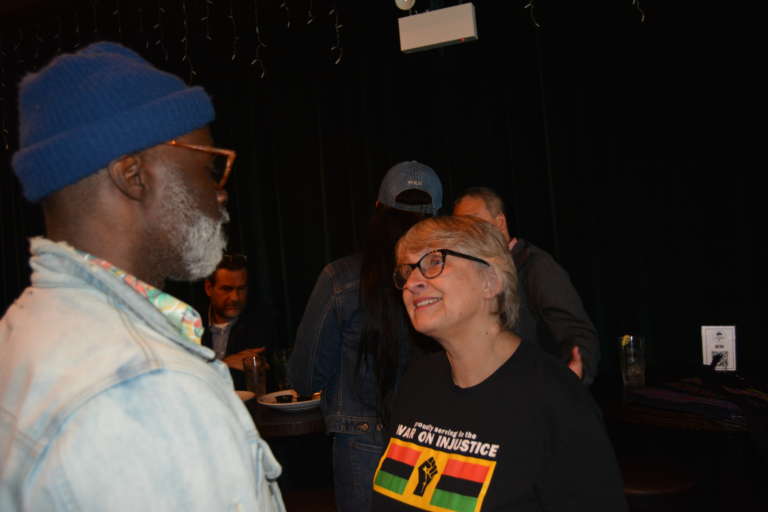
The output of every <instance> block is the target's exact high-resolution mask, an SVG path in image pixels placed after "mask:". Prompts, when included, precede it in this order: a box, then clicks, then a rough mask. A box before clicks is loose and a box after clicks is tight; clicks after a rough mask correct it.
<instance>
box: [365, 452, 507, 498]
mask: <svg viewBox="0 0 768 512" xmlns="http://www.w3.org/2000/svg"><path fill="white" fill-rule="evenodd" d="M495 468H496V461H495V460H487V459H482V458H479V457H471V456H467V455H459V454H457V453H451V452H444V451H442V450H437V449H435V448H432V447H428V446H422V445H418V444H415V443H410V442H408V441H404V440H401V439H396V438H392V439H390V440H389V446H388V447H387V451H386V453H385V454H384V455H383V456H382V458H381V462H380V464H379V468H378V471H377V472H376V476H375V477H374V481H373V489H374V491H376V492H378V493H381V494H383V495H385V496H387V497H389V498H391V499H393V500H396V501H400V502H402V503H406V504H408V505H411V506H412V507H414V508H417V509H419V510H428V511H432V512H477V511H479V510H480V509H482V507H483V502H484V501H485V497H486V495H487V493H488V487H489V486H490V484H491V481H492V480H493V473H494V470H495Z"/></svg>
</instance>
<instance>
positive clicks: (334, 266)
mask: <svg viewBox="0 0 768 512" xmlns="http://www.w3.org/2000/svg"><path fill="white" fill-rule="evenodd" d="M441 204H442V185H441V183H440V180H439V178H438V177H437V175H436V174H435V172H434V171H433V170H432V169H430V168H429V167H427V166H425V165H423V164H420V163H418V162H415V161H410V162H401V163H399V164H397V165H395V166H394V167H392V168H391V169H390V170H389V171H388V172H387V174H386V175H385V177H384V179H383V180H382V183H381V186H380V188H379V195H378V200H377V201H376V211H375V212H374V215H373V217H372V219H371V221H370V224H369V226H368V230H367V233H366V241H365V245H364V248H363V251H362V252H361V253H357V254H354V255H351V256H347V257H345V258H341V259H339V260H336V261H334V262H333V263H330V264H328V265H327V266H326V267H325V268H324V269H323V271H322V273H321V274H320V277H319V278H318V280H317V283H316V285H315V288H314V290H313V292H312V295H311V296H310V299H309V302H308V304H307V307H306V310H305V312H304V316H303V318H302V321H301V324H300V325H299V329H298V331H297V335H296V343H295V345H294V349H293V353H292V354H291V359H290V362H289V376H290V379H291V382H292V383H293V386H294V388H296V390H297V391H298V392H299V393H302V394H310V393H313V392H315V391H322V393H323V395H322V396H323V398H322V403H321V407H322V410H323V416H324V419H325V426H326V431H327V432H328V433H329V434H332V435H333V436H334V439H333V472H334V486H335V491H336V503H337V507H338V510H339V511H341V512H346V511H354V512H359V511H364V510H368V508H369V507H370V499H371V482H372V478H373V472H374V470H375V468H376V463H377V461H378V458H379V456H380V455H381V451H382V449H383V446H384V437H383V430H384V426H383V425H384V423H385V422H386V421H387V418H388V415H389V412H388V411H389V407H390V404H391V400H392V396H393V393H394V390H395V388H396V387H397V382H398V380H399V377H400V376H401V375H402V374H403V372H404V368H405V365H406V364H407V361H408V359H409V357H410V354H411V346H412V344H413V341H414V340H413V336H412V333H413V332H414V331H413V330H412V328H411V327H410V323H409V322H408V319H407V316H406V315H405V311H404V309H403V305H402V302H401V299H400V296H399V294H398V293H397V291H396V290H394V289H393V287H392V285H391V282H392V271H393V269H394V256H393V255H394V247H395V243H396V242H397V240H398V239H399V238H400V236H402V235H403V233H405V232H406V231H407V230H408V229H409V228H410V227H411V226H413V225H414V224H416V223H417V222H418V221H420V220H422V219H423V218H425V217H427V216H430V215H434V214H435V213H437V211H438V209H439V208H440V206H441Z"/></svg>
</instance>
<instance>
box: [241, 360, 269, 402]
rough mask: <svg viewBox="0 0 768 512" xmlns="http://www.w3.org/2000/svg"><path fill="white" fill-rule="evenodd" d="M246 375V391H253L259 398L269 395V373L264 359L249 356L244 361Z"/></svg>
mask: <svg viewBox="0 0 768 512" xmlns="http://www.w3.org/2000/svg"><path fill="white" fill-rule="evenodd" d="M243 372H244V373H245V389H247V390H248V391H252V392H253V393H254V394H255V395H256V396H257V397H259V396H261V395H264V394H266V393H267V371H266V365H265V362H264V358H262V357H261V356H258V355H256V356H248V357H246V358H244V359H243Z"/></svg>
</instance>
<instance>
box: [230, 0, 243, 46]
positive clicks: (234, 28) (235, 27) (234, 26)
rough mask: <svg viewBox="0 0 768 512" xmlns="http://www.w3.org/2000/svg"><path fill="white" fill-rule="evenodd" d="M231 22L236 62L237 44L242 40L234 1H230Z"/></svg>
mask: <svg viewBox="0 0 768 512" xmlns="http://www.w3.org/2000/svg"><path fill="white" fill-rule="evenodd" d="M228 18H229V21H231V22H232V58H231V59H230V60H232V61H234V60H235V59H237V42H238V41H239V40H240V36H238V35H237V22H235V6H234V4H233V2H232V0H229V16H228Z"/></svg>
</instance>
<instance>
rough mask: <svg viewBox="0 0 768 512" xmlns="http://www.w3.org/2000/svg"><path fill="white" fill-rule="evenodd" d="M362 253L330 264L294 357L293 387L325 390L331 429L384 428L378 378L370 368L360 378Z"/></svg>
mask: <svg viewBox="0 0 768 512" xmlns="http://www.w3.org/2000/svg"><path fill="white" fill-rule="evenodd" d="M361 263H362V258H361V256H360V255H359V254H356V255H353V256H347V257H345V258H341V259H339V260H336V261H334V262H333V263H330V264H328V265H326V266H325V268H324V269H323V271H322V272H321V273H320V277H318V279H317V283H316V284H315V288H314V290H313V291H312V295H311V296H310V297H309V302H308V303H307V307H306V309H305V311H304V316H303V317H302V319H301V324H300V325H299V329H298V331H297V332H296V342H295V345H294V347H293V352H292V353H291V359H290V361H289V363H288V373H289V378H290V380H291V383H292V384H293V387H294V388H295V389H296V390H297V391H298V392H299V393H301V394H310V393H313V392H315V391H320V390H322V392H323V395H322V401H321V407H322V409H323V416H324V418H325V428H326V431H327V432H328V433H346V434H353V433H365V432H373V431H375V430H380V429H381V426H380V423H379V419H378V417H377V414H376V406H375V401H374V400H375V397H376V379H375V377H374V375H373V373H372V371H371V370H370V368H363V369H362V374H361V376H360V378H356V372H357V370H358V367H357V357H358V349H359V345H360V332H361V329H362V325H363V312H362V311H361V310H360V297H359V295H360V266H361Z"/></svg>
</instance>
